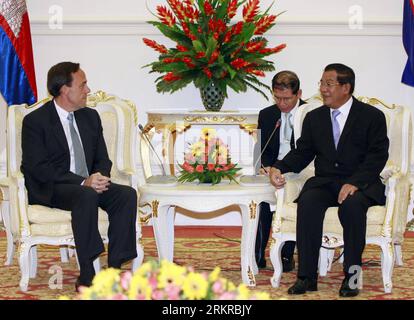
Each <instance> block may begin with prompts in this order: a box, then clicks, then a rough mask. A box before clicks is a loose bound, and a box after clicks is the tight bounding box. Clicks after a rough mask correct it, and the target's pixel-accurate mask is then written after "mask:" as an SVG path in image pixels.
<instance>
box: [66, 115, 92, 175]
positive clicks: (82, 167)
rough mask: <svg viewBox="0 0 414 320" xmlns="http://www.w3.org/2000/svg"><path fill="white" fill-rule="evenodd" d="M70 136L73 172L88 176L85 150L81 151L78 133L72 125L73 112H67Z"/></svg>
mask: <svg viewBox="0 0 414 320" xmlns="http://www.w3.org/2000/svg"><path fill="white" fill-rule="evenodd" d="M67 119H68V121H69V130H70V137H71V138H72V147H73V153H74V156H75V173H76V174H77V175H80V176H82V177H84V178H87V177H88V176H89V174H88V168H87V166H86V160H85V152H84V151H83V148H82V144H81V142H80V139H79V135H78V133H77V132H76V130H75V127H74V126H73V113H71V112H70V113H69V114H68V118H67Z"/></svg>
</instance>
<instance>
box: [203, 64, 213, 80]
mask: <svg viewBox="0 0 414 320" xmlns="http://www.w3.org/2000/svg"><path fill="white" fill-rule="evenodd" d="M203 72H204V73H205V75H206V76H207V78H209V79H211V77H212V76H213V74H212V73H211V71H210V69H209V68H207V67H206V68H203Z"/></svg>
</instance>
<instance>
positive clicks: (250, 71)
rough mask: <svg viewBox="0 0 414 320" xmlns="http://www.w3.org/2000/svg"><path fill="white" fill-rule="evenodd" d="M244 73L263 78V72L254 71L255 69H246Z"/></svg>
mask: <svg viewBox="0 0 414 320" xmlns="http://www.w3.org/2000/svg"><path fill="white" fill-rule="evenodd" d="M246 72H247V73H251V74H254V75H256V76H259V77H264V76H265V73H264V72H263V71H261V70H256V69H253V68H247V69H246Z"/></svg>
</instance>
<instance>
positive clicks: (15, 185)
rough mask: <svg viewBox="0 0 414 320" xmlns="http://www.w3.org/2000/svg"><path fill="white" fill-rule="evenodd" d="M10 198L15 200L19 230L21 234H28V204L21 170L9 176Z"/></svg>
mask: <svg viewBox="0 0 414 320" xmlns="http://www.w3.org/2000/svg"><path fill="white" fill-rule="evenodd" d="M9 187H10V199H11V201H13V202H17V204H18V206H17V208H16V210H18V217H19V225H20V228H19V229H20V232H21V234H22V235H23V236H28V235H30V233H31V231H30V223H29V218H28V212H27V207H28V205H29V203H28V200H27V191H26V186H25V184H24V176H23V174H22V173H21V172H16V173H15V174H14V175H13V176H12V177H11V178H10V185H9Z"/></svg>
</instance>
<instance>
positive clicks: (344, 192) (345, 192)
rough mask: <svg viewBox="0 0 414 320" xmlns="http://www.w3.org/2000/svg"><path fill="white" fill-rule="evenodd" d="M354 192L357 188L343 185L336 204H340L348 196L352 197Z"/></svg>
mask: <svg viewBox="0 0 414 320" xmlns="http://www.w3.org/2000/svg"><path fill="white" fill-rule="evenodd" d="M356 191H358V188H357V187H355V186H353V185H352V184H348V183H347V184H344V185H343V186H342V188H341V191H339V195H338V203H339V204H342V202H344V201H345V199H346V198H347V197H348V196H352V195H353V194H354V193H355V192H356Z"/></svg>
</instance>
